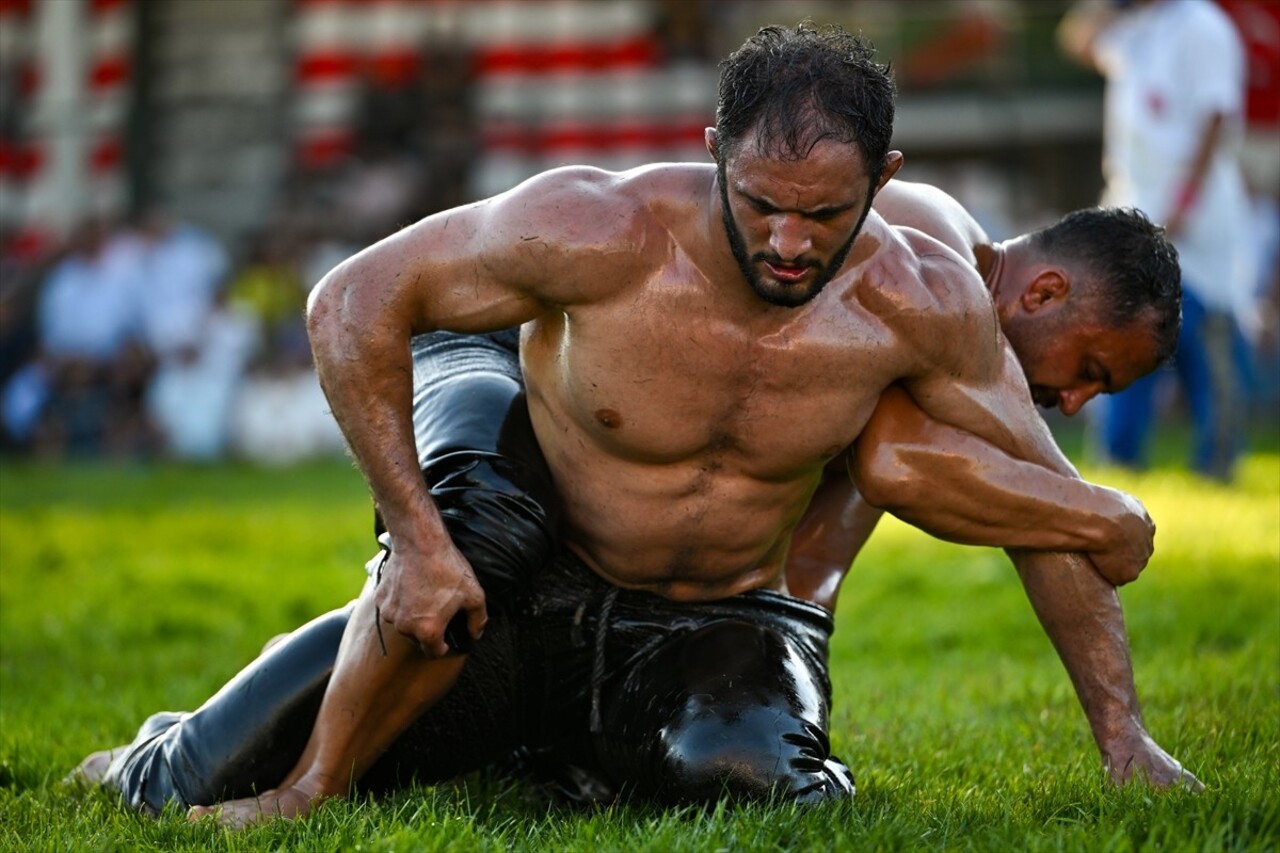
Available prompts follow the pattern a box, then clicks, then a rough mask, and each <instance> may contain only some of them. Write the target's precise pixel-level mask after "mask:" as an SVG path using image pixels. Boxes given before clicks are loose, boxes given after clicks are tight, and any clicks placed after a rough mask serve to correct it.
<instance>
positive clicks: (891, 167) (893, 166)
mask: <svg viewBox="0 0 1280 853" xmlns="http://www.w3.org/2000/svg"><path fill="white" fill-rule="evenodd" d="M903 162H904V158H903V156H902V152H901V151H890V152H889V153H888V154H886V155H885V157H884V171H882V172H881V173H880V182H879V183H878V184H876V192H880V190H882V189H884V185H885V184H887V183H889V179H890V178H892V177H893V176H894V175H896V174H898V170H899V169H901V168H902V164H903Z"/></svg>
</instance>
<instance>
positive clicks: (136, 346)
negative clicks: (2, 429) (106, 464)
mask: <svg viewBox="0 0 1280 853" xmlns="http://www.w3.org/2000/svg"><path fill="white" fill-rule="evenodd" d="M141 287H142V253H141V250H140V246H139V245H138V244H137V243H136V241H134V240H132V239H130V238H129V237H127V236H125V235H123V234H122V233H120V232H115V231H113V230H112V229H111V228H110V227H109V225H108V224H107V223H106V222H104V221H101V220H92V221H88V222H85V223H83V224H82V225H81V226H79V227H78V228H77V229H76V231H75V232H74V233H73V234H72V236H71V238H70V240H69V243H68V246H67V249H66V253H65V255H64V256H63V257H62V258H61V260H59V261H57V262H56V263H55V264H54V265H53V267H52V268H51V269H50V271H49V274H48V276H47V277H46V278H45V279H44V281H43V282H42V283H41V285H40V292H39V294H38V296H37V305H36V327H37V335H38V346H39V353H38V355H37V357H36V359H35V360H34V361H33V362H31V363H29V364H28V365H27V366H26V367H24V368H22V369H20V370H19V371H18V372H17V373H16V374H15V375H14V376H13V377H12V379H11V380H10V382H9V384H8V386H7V387H6V390H5V415H6V418H5V420H6V427H7V429H8V431H9V433H10V436H11V438H12V439H14V440H15V441H16V442H17V443H19V444H20V445H24V446H27V447H30V448H31V449H34V450H36V451H38V452H42V453H47V454H52V455H63V454H68V453H69V454H74V455H91V454H97V453H103V452H112V453H120V452H126V453H127V452H135V451H141V450H145V449H146V447H147V446H148V444H149V442H150V429H149V426H148V425H147V423H146V418H145V416H144V415H143V413H142V407H141V398H142V393H143V389H144V388H145V386H146V382H147V380H148V377H149V375H150V373H151V369H152V361H151V358H150V356H149V354H148V353H147V351H146V349H145V347H144V346H143V345H142V343H141V341H140V338H139V336H138V332H139V327H138V311H137V305H138V303H139V298H140V293H141V291H140V288H141Z"/></svg>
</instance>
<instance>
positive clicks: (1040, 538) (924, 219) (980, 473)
mask: <svg viewBox="0 0 1280 853" xmlns="http://www.w3.org/2000/svg"><path fill="white" fill-rule="evenodd" d="M875 210H876V211H877V212H879V213H880V214H881V215H882V216H884V217H885V219H886V221H888V222H890V223H891V224H893V225H897V226H905V227H910V228H915V229H918V230H920V231H923V232H925V233H926V234H929V235H930V236H932V237H934V238H936V239H938V240H939V241H940V242H943V243H945V244H946V245H947V246H948V247H950V248H951V249H953V250H955V251H956V253H957V254H959V255H960V256H961V257H963V258H965V259H966V261H968V262H970V263H972V264H973V265H974V267H975V268H976V269H977V270H978V271H979V272H980V273H982V274H983V277H984V280H985V282H986V285H987V287H988V289H989V290H990V291H991V294H992V299H993V302H994V303H995V305H996V310H997V315H998V316H999V318H1000V321H1001V324H1002V325H1009V326H1014V327H1015V329H1016V328H1017V322H1018V321H1017V320H1015V319H1012V318H1015V317H1019V315H1021V317H1022V318H1025V316H1026V314H1025V310H1024V309H1023V307H1022V303H1024V302H1026V301H1027V299H1028V294H1031V293H1032V292H1033V291H1035V290H1036V289H1037V288H1038V287H1039V279H1038V278H1037V277H1036V276H1037V273H1040V272H1041V269H1040V267H1035V268H1030V269H1029V268H1028V264H1027V262H1026V260H1025V257H1024V256H1025V255H1026V254H1027V249H1026V241H1025V239H1024V238H1019V239H1017V240H1011V241H1008V242H1007V243H1004V244H1000V245H994V244H993V242H992V241H991V240H990V238H989V237H988V236H987V234H986V232H985V231H983V230H982V228H981V227H980V226H979V225H978V223H977V221H976V220H974V219H973V217H972V216H970V215H969V213H968V212H967V211H966V210H965V209H964V208H963V207H962V206H961V205H960V204H959V203H958V202H956V200H955V199H953V198H952V197H951V196H949V195H947V194H946V193H944V192H942V191H941V190H939V189H937V188H936V187H931V186H928V185H925V184H913V183H906V182H903V181H898V180H894V181H891V182H889V183H888V184H886V185H885V187H884V188H883V189H882V190H881V191H880V192H879V193H878V194H877V195H876V200H875ZM1062 275H1063V276H1066V275H1067V274H1066V273H1065V272H1063V273H1062ZM1077 283H1078V282H1077ZM1058 298H1059V299H1060V300H1062V301H1065V294H1064V295H1062V296H1058ZM1078 303H1079V300H1077V306H1078ZM1033 304H1034V305H1035V307H1036V308H1038V309H1039V310H1042V311H1043V310H1044V309H1043V308H1042V307H1041V305H1042V304H1043V303H1033ZM1089 313H1091V312H1088V311H1086V310H1084V309H1081V308H1079V307H1077V308H1076V309H1075V313H1074V314H1073V315H1072V317H1071V318H1070V319H1069V320H1068V321H1067V322H1068V323H1069V324H1070V325H1069V327H1068V328H1065V329H1061V330H1060V331H1059V332H1058V334H1056V335H1055V336H1054V337H1055V338H1057V339H1058V340H1057V345H1056V349H1050V348H1049V347H1046V346H1040V345H1035V346H1033V345H1030V344H1028V345H1025V346H1023V347H1021V348H1019V347H1016V346H1015V347H1014V351H1015V353H1016V354H1017V355H1018V358H1019V361H1020V362H1021V364H1022V368H1023V371H1024V373H1025V374H1026V375H1027V378H1028V380H1029V381H1030V382H1031V383H1033V385H1034V386H1035V387H1036V388H1037V389H1039V396H1040V397H1041V398H1042V399H1043V402H1044V403H1045V404H1046V405H1048V406H1057V407H1058V408H1060V409H1061V410H1062V411H1063V412H1065V413H1066V414H1068V415H1072V414H1075V413H1076V412H1077V411H1079V410H1080V408H1081V407H1082V406H1083V405H1084V404H1085V403H1086V402H1088V400H1089V399H1091V398H1092V397H1094V396H1095V395H1097V394H1098V393H1100V392H1104V391H1105V392H1108V393H1110V392H1113V391H1116V390H1119V389H1121V388H1123V387H1126V386H1127V385H1128V384H1129V383H1130V382H1132V381H1133V380H1135V379H1137V378H1138V377H1139V376H1142V375H1144V374H1145V373H1147V372H1149V371H1150V370H1152V369H1154V368H1155V367H1156V356H1155V354H1154V352H1155V348H1154V344H1153V343H1152V342H1151V339H1150V334H1149V333H1148V332H1146V331H1145V330H1144V329H1143V328H1141V324H1140V323H1136V324H1135V327H1134V328H1132V329H1127V328H1123V329H1108V328H1103V327H1098V326H1095V325H1091V324H1090V322H1089V317H1088V315H1089ZM1039 336H1040V335H1036V337H1039ZM1028 337H1030V336H1028ZM1101 375H1106V376H1108V377H1110V382H1104V381H1101V380H1100V379H1099V378H1098V377H1099V376H1101ZM857 447H858V453H857V456H856V460H857V464H856V465H855V466H854V470H851V471H846V466H845V465H843V464H841V465H833V466H830V468H829V469H828V472H827V475H826V476H824V478H823V483H822V486H821V487H820V488H819V490H818V492H817V493H816V494H815V497H814V499H813V501H812V502H811V503H810V506H809V509H808V510H807V511H806V513H805V516H804V518H803V519H802V521H801V523H800V525H799V526H798V527H797V529H796V532H795V535H794V537H793V539H792V546H791V550H790V553H789V554H788V566H787V585H788V589H789V591H790V592H791V593H792V594H794V595H798V596H800V597H802V598H807V599H809V600H811V601H815V602H816V603H818V604H821V605H823V606H824V607H827V608H828V609H830V610H834V609H835V602H836V597H837V595H838V592H839V587H840V583H841V581H842V580H843V577H844V575H845V573H846V572H847V571H848V569H849V566H850V564H851V563H852V562H853V560H854V559H855V557H856V556H857V554H858V552H859V551H860V550H861V548H862V546H863V545H864V544H865V543H866V540H867V538H868V537H870V535H871V532H872V531H873V530H874V529H875V525H876V523H877V522H878V521H879V518H880V516H881V514H882V512H883V511H884V510H890V511H892V512H893V513H894V514H895V515H897V516H899V517H900V518H903V519H904V520H906V521H908V522H910V523H911V524H913V525H915V526H916V527H919V528H921V529H922V530H925V531H927V532H929V533H931V534H932V535H934V536H937V537H939V538H942V539H946V540H948V541H952V542H959V543H962V544H970V545H989V546H997V547H1011V548H1021V549H1032V550H1041V551H1085V552H1089V557H1090V558H1091V559H1092V562H1093V564H1094V566H1095V568H1096V569H1097V570H1098V571H1099V572H1100V573H1101V574H1102V575H1103V577H1105V578H1106V579H1107V580H1108V581H1110V582H1111V583H1113V584H1116V585H1121V584H1124V583H1128V582H1130V581H1132V580H1134V579H1135V578H1136V577H1137V576H1138V574H1139V573H1140V572H1141V571H1142V569H1143V568H1144V567H1145V565H1146V563H1147V561H1148V559H1149V558H1150V556H1151V553H1152V550H1153V537H1154V533H1155V525H1154V524H1153V523H1152V522H1151V519H1150V517H1149V516H1148V515H1147V513H1146V511H1145V510H1144V509H1143V507H1142V506H1141V504H1140V503H1139V502H1138V501H1137V500H1136V499H1134V498H1133V497H1132V496H1130V495H1127V494H1125V493H1123V492H1120V491H1117V490H1115V489H1109V488H1106V487H1103V486H1098V485H1095V484H1092V483H1089V482H1087V481H1085V480H1082V479H1080V478H1079V477H1077V476H1064V475H1062V474H1060V473H1057V472H1055V471H1053V470H1050V469H1048V468H1045V467H1043V466H1040V465H1036V464H1033V463H1030V462H1027V461H1024V460H1021V459H1016V458H1014V457H1012V456H1010V455H1009V454H1007V453H1004V452H1003V451H1001V450H1000V449H999V448H996V447H995V446H993V445H992V444H990V443H989V442H986V441H983V440H981V439H978V438H977V437H975V436H973V435H972V434H969V433H965V432H963V431H961V430H957V429H955V428H954V427H951V426H949V425H947V424H943V423H940V422H939V421H937V420H935V419H932V418H929V417H927V416H926V415H925V414H924V413H923V412H922V411H921V410H920V408H919V406H917V405H916V404H915V402H914V401H913V400H912V399H911V397H910V395H909V394H907V393H906V392H905V391H904V390H903V389H902V388H901V387H899V386H894V387H891V388H890V389H888V390H887V391H886V392H885V393H884V395H883V396H882V397H881V400H880V403H879V404H878V405H877V407H876V410H875V412H874V414H873V415H872V418H871V420H870V422H869V423H868V425H867V427H866V429H864V430H863V433H862V435H861V436H860V437H859V439H858V442H857ZM855 479H856V480H857V481H858V483H859V484H861V486H862V491H859V489H858V488H857V487H855V486H854V483H853V480H855ZM868 496H870V498H872V500H870V501H869V500H868V499H867V497H868Z"/></svg>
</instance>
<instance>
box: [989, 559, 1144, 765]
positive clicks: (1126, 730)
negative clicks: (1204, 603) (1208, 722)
mask: <svg viewBox="0 0 1280 853" xmlns="http://www.w3.org/2000/svg"><path fill="white" fill-rule="evenodd" d="M1009 557H1010V559H1011V560H1013V563H1014V566H1016V567H1017V570H1018V575H1019V577H1020V578H1021V579H1022V585H1023V587H1024V589H1025V590H1026V593H1027V597H1028V598H1029V599H1030V601H1031V606H1032V607H1033V608H1034V609H1035V612H1036V616H1037V617H1038V618H1039V619H1040V624H1041V625H1042V626H1043V627H1044V630H1045V633H1046V634H1048V635H1049V639H1050V641H1051V642H1052V643H1053V646H1054V648H1055V649H1056V650H1057V652H1058V657H1059V658H1061V660H1062V663H1063V666H1065V667H1066V670H1067V674H1068V675H1069V676H1070V678H1071V683H1072V685H1074V687H1075V690H1076V696H1077V697H1078V698H1079V700H1080V705H1081V706H1082V707H1083V709H1084V713H1085V716H1086V717H1087V718H1088V720H1089V727H1090V729H1091V731H1092V732H1093V737H1094V740H1095V741H1096V742H1097V744H1098V748H1099V749H1100V750H1102V752H1103V754H1104V756H1108V757H1113V753H1115V751H1116V750H1117V749H1118V748H1119V747H1118V746H1117V745H1118V744H1121V743H1122V742H1124V741H1125V739H1127V738H1133V737H1135V736H1137V735H1141V734H1145V730H1144V726H1143V721H1142V712H1141V710H1140V708H1139V705H1138V694H1137V688H1136V687H1135V685H1134V681H1133V665H1132V663H1131V661H1130V658H1129V640H1128V635H1127V634H1126V632H1125V626H1124V616H1123V614H1122V612H1121V609H1120V599H1119V597H1118V596H1117V595H1116V591H1115V589H1114V588H1113V587H1112V586H1111V584H1109V583H1107V582H1106V581H1105V580H1104V579H1103V578H1101V577H1100V576H1099V575H1098V574H1097V572H1095V571H1094V570H1093V567H1092V566H1091V565H1090V564H1089V561H1088V560H1087V559H1085V558H1084V557H1082V556H1080V555H1076V554H1050V553H1036V552H1029V551H1010V552H1009Z"/></svg>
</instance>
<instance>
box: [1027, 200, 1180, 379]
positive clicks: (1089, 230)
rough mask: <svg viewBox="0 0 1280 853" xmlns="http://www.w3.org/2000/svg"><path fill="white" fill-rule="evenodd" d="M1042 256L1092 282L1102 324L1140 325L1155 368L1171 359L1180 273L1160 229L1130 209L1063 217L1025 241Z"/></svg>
mask: <svg viewBox="0 0 1280 853" xmlns="http://www.w3.org/2000/svg"><path fill="white" fill-rule="evenodd" d="M1031 244H1032V246H1033V247H1034V248H1036V249H1037V250H1039V251H1040V252H1042V253H1043V254H1044V255H1045V256H1048V257H1053V258H1055V259H1057V260H1062V261H1067V262H1070V263H1072V264H1073V266H1075V267H1076V268H1077V269H1083V270H1084V271H1085V272H1086V273H1088V275H1089V277H1090V278H1091V279H1092V280H1093V282H1094V283H1093V285H1092V291H1093V292H1092V293H1091V294H1090V296H1092V297H1096V298H1097V300H1098V302H1097V305H1098V306H1099V310H1100V311H1101V319H1102V321H1103V322H1105V323H1107V324H1108V325H1110V326H1112V327H1114V328H1127V327H1129V326H1131V325H1132V324H1133V323H1135V322H1139V321H1145V322H1146V323H1147V325H1148V326H1149V328H1150V330H1151V333H1152V335H1153V336H1154V338H1155V344H1156V350H1157V353H1158V355H1159V359H1160V361H1161V362H1164V361H1166V360H1167V359H1168V358H1169V357H1170V356H1172V355H1173V351H1174V348H1175V347H1176V346H1177V344H1178V330H1179V328H1180V327H1181V326H1182V269H1181V267H1179V266H1178V250H1177V249H1175V248H1174V246H1173V243H1171V242H1169V238H1168V237H1167V236H1166V235H1165V232H1164V229H1163V228H1161V227H1160V226H1159V225H1157V224H1155V223H1154V222H1152V221H1151V220H1150V219H1148V218H1147V216H1146V214H1144V213H1143V212H1142V211H1141V210H1138V209H1137V208H1133V207H1090V208H1086V209H1084V210H1077V211H1073V212H1072V213H1068V214H1067V215H1066V216H1064V217H1062V219H1060V220H1058V221H1057V222H1056V223H1054V224H1053V225H1050V226H1049V227H1047V228H1042V229H1041V230H1039V231H1036V232H1035V233H1033V234H1032V235H1031Z"/></svg>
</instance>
